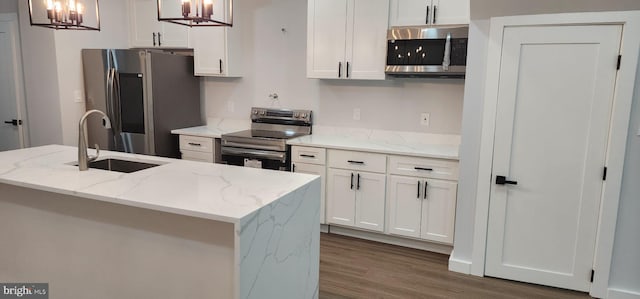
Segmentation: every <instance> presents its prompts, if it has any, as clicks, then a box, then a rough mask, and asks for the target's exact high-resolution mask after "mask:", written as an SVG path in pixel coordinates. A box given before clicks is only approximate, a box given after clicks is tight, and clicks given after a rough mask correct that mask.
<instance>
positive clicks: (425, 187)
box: [422, 181, 428, 199]
mask: <svg viewBox="0 0 640 299" xmlns="http://www.w3.org/2000/svg"><path fill="white" fill-rule="evenodd" d="M427 185H428V183H427V181H424V193H423V194H422V195H423V197H424V199H427Z"/></svg>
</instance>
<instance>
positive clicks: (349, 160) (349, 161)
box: [347, 160, 364, 165]
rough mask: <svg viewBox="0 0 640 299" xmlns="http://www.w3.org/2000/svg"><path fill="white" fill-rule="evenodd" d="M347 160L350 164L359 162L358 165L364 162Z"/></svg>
mask: <svg viewBox="0 0 640 299" xmlns="http://www.w3.org/2000/svg"><path fill="white" fill-rule="evenodd" d="M347 162H349V163H351V164H360V165H364V162H362V161H353V160H348V161H347Z"/></svg>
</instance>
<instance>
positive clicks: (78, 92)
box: [73, 90, 84, 103]
mask: <svg viewBox="0 0 640 299" xmlns="http://www.w3.org/2000/svg"><path fill="white" fill-rule="evenodd" d="M73 101H74V102H76V103H82V102H84V99H83V98H82V90H76V91H74V92H73Z"/></svg>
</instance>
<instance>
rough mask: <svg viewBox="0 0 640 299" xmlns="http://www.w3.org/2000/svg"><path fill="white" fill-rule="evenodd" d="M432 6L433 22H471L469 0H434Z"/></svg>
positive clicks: (443, 23) (444, 23)
mask: <svg viewBox="0 0 640 299" xmlns="http://www.w3.org/2000/svg"><path fill="white" fill-rule="evenodd" d="M400 1H403V0H400ZM432 7H433V9H432V10H433V13H432V15H431V23H432V24H436V25H446V24H469V18H470V15H469V0H433V4H432Z"/></svg>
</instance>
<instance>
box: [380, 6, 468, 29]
mask: <svg viewBox="0 0 640 299" xmlns="http://www.w3.org/2000/svg"><path fill="white" fill-rule="evenodd" d="M468 23H469V0H391V6H390V11H389V24H390V25H391V26H415V25H447V24H468Z"/></svg>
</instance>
